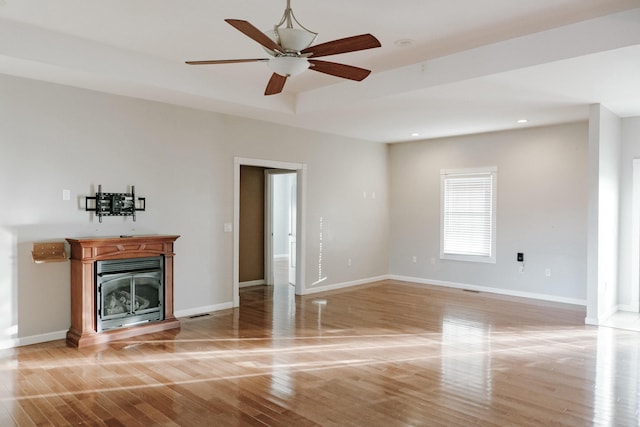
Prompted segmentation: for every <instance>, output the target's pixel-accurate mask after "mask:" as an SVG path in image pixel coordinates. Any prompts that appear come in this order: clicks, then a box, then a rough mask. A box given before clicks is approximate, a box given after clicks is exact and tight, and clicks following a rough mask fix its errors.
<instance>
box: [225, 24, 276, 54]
mask: <svg viewBox="0 0 640 427" xmlns="http://www.w3.org/2000/svg"><path fill="white" fill-rule="evenodd" d="M225 21H226V22H227V23H228V24H229V25H231V26H233V27H234V28H235V29H236V30H238V31H240V32H241V33H242V34H244V35H245V36H247V37H249V38H251V39H253V40H254V41H256V42H258V43H260V44H261V45H262V46H264V47H266V48H267V49H269V50H271V51H275V52H280V53H284V49H282V48H281V47H280V46H279V45H278V43H276V42H274V41H273V40H271V39H270V38H269V36H267V35H266V34H265V33H263V32H262V31H260V30H259V29H257V28H256V27H254V26H253V25H252V24H251V23H250V22H248V21H243V20H242V19H225Z"/></svg>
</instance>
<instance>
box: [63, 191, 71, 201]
mask: <svg viewBox="0 0 640 427" xmlns="http://www.w3.org/2000/svg"><path fill="white" fill-rule="evenodd" d="M62 200H64V201H67V200H71V190H67V189H65V190H62Z"/></svg>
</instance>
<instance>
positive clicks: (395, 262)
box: [389, 122, 588, 303]
mask: <svg viewBox="0 0 640 427" xmlns="http://www.w3.org/2000/svg"><path fill="white" fill-rule="evenodd" d="M587 150H588V125H587V123H586V122H585V123H575V124H568V125H563V126H552V127H543V128H531V129H523V130H517V131H508V132H496V133H487V134H479V135H471V136H463V137H456V138H446V139H438V140H430V141H418V142H413V143H405V144H397V145H392V146H390V160H389V161H390V176H391V184H390V191H389V194H390V195H391V199H390V200H391V231H390V233H391V234H390V254H391V255H390V267H389V268H390V273H391V274H392V275H394V276H397V277H402V278H407V279H410V280H416V281H424V282H431V283H440V284H446V285H453V286H460V287H473V288H476V289H478V288H484V289H488V290H493V291H497V292H504V293H509V294H514V295H525V296H533V297H540V298H543V299H554V300H559V301H563V300H564V301H568V302H578V303H584V302H585V300H586V256H587V251H586V238H587V182H586V180H587V161H588V157H587ZM484 166H497V168H498V184H497V189H498V193H497V198H498V200H497V247H496V249H497V262H496V264H484V263H471V262H459V261H449V260H440V259H439V254H440V252H439V251H440V170H441V169H457V168H474V167H484ZM517 252H524V255H525V260H526V265H525V268H524V271H523V272H522V273H520V271H519V266H520V264H519V263H517V262H516V253H517ZM414 256H415V257H416V260H417V262H415V263H414V262H413V257H414ZM546 269H550V270H551V276H550V277H547V276H546V274H545V273H546Z"/></svg>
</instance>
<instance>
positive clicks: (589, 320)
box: [584, 317, 600, 326]
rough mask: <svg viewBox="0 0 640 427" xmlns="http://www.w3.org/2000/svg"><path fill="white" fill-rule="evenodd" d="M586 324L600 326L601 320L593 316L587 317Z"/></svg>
mask: <svg viewBox="0 0 640 427" xmlns="http://www.w3.org/2000/svg"><path fill="white" fill-rule="evenodd" d="M584 324H585V325H591V326H599V325H600V322H599V321H598V319H594V318H593V317H585V318H584Z"/></svg>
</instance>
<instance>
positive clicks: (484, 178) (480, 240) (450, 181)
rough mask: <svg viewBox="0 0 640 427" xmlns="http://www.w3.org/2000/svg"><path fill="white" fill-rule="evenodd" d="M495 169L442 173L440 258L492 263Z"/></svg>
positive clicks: (494, 219) (494, 234)
mask: <svg viewBox="0 0 640 427" xmlns="http://www.w3.org/2000/svg"><path fill="white" fill-rule="evenodd" d="M496 175H497V168H495V167H493V168H483V169H462V170H460V169H457V170H442V171H441V172H440V178H441V183H442V190H441V197H442V201H441V206H442V216H441V231H440V258H442V259H452V260H458V261H476V262H490V263H495V262H496V252H495V236H496V227H495V224H496Z"/></svg>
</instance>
